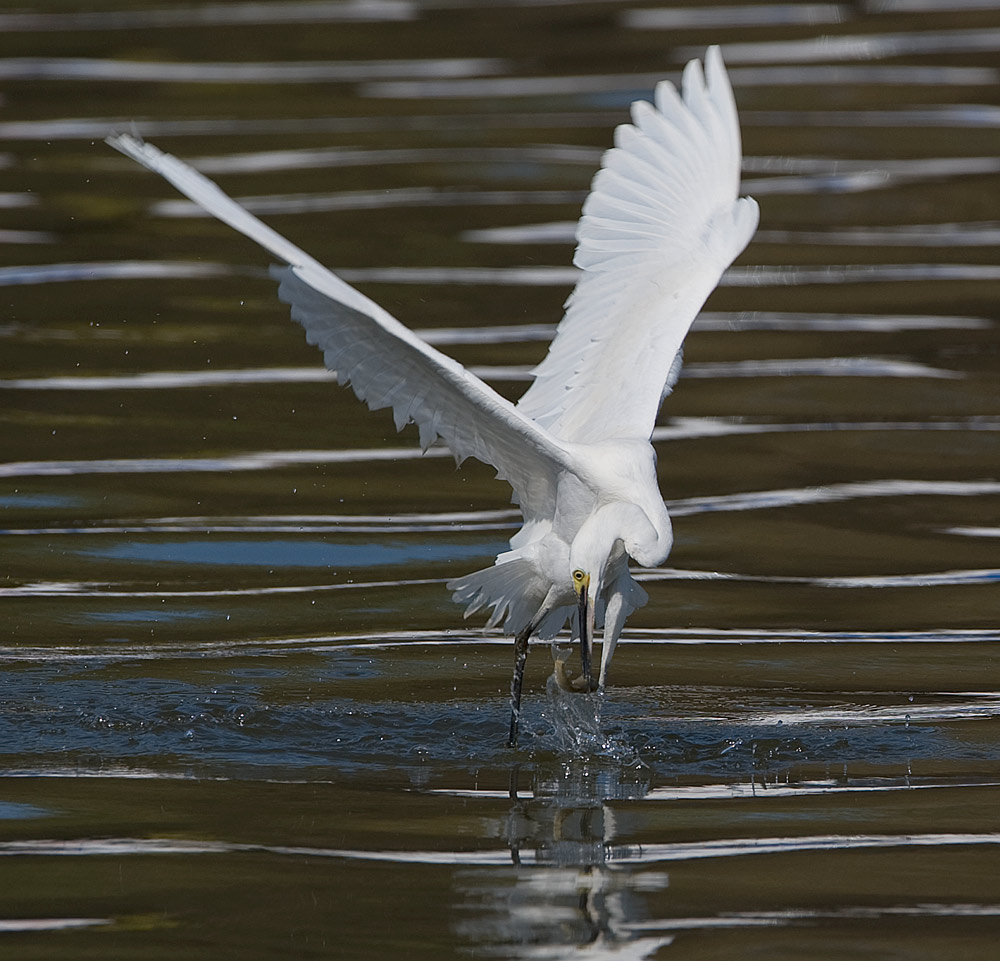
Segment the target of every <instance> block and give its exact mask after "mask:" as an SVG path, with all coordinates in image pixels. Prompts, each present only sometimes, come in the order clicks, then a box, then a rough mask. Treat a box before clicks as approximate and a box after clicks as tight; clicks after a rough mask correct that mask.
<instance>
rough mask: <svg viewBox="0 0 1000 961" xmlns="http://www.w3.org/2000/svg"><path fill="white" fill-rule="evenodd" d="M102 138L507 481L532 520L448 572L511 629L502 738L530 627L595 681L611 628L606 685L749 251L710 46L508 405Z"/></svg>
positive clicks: (623, 133) (674, 100)
mask: <svg viewBox="0 0 1000 961" xmlns="http://www.w3.org/2000/svg"><path fill="white" fill-rule="evenodd" d="M108 142H109V143H110V144H111V145H112V146H113V147H115V148H116V149H118V150H120V151H121V152H122V153H124V154H127V155H128V156H130V157H132V158H134V159H135V160H137V161H139V162H140V163H142V164H144V165H145V166H146V167H148V168H150V169H151V170H154V171H156V172H157V173H159V174H161V175H162V176H163V177H165V178H166V179H167V180H168V181H170V182H171V183H172V184H173V185H174V186H175V187H177V188H178V189H179V190H180V191H181V192H182V193H184V194H185V195H186V196H187V197H189V198H190V199H191V200H193V201H194V202H195V203H197V204H199V205H200V206H201V207H203V208H204V209H205V210H206V211H207V212H208V213H210V214H212V215H214V216H215V217H217V218H219V219H220V220H222V221H223V222H225V223H227V224H229V225H230V226H231V227H233V228H235V229H236V230H238V231H240V232H242V233H243V234H245V235H246V236H248V237H249V238H251V239H252V240H254V241H256V242H257V243H258V244H260V245H261V246H262V247H264V248H265V249H266V250H268V251H269V252H270V253H271V254H273V255H274V256H276V257H278V258H279V259H280V260H282V261H284V263H285V264H286V266H284V267H274V268H272V274H273V276H274V277H275V278H276V279H277V280H278V281H279V283H280V285H279V288H278V295H279V297H280V298H281V299H282V300H284V301H285V302H286V303H288V304H290V305H291V314H292V317H293V319H294V320H296V321H298V323H300V324H301V325H302V326H303V327H304V328H305V331H306V338H307V340H308V341H309V343H311V344H314V345H316V346H317V347H319V348H320V349H321V350H322V351H323V357H324V360H325V363H326V365H327V366H328V367H329V368H330V370H333V371H335V372H336V374H337V378H338V380H339V381H340V382H341V383H342V384H350V385H351V387H352V388H353V389H354V392H355V393H356V394H357V395H358V397H359V398H360V399H361V400H363V401H365V402H366V403H367V404H368V406H369V407H370V408H371V409H372V410H377V409H380V408H383V407H390V408H392V412H393V417H394V419H395V422H396V426H397V428H398V429H402V427H403V426H405V425H406V424H407V423H411V422H415V423H416V424H417V426H418V429H419V434H420V443H421V445H422V446H423V447H424V448H425V449H426V448H427V447H428V446H429V445H430V444H432V443H434V442H435V441H436V440H438V439H440V440H442V441H443V442H444V443H445V444H447V445H448V447H450V448H451V451H452V452H453V453H454V455H455V457H456V459H457V460H458V461H459V462H461V461H462V460H464V459H465V458H467V457H475V458H477V459H478V460H481V461H483V462H485V463H487V464H490V465H492V466H493V467H494V468H496V471H497V475H498V477H500V478H502V479H504V480H506V481H507V482H508V483H509V484H510V486H511V488H512V489H513V501H514V503H516V504H517V505H518V506H519V507H520V510H521V513H522V514H523V517H524V524H523V526H522V527H521V529H520V530H519V531H518V532H517V533H516V534H515V535H514V536H513V537H512V538H511V540H510V550H508V551H505V552H504V553H502V554H500V555H499V556H498V557H497V559H496V562H495V563H494V564H493V566H492V567H489V568H486V569H485V570H481V571H475V572H473V573H471V574H466V575H465V576H463V577H459V578H457V579H456V580H454V581H452V582H450V584H449V587H450V588H451V589H452V591H453V596H454V599H455V600H456V601H458V602H459V603H462V604H465V605H466V606H467V610H466V616H469V615H471V614H473V613H475V612H476V611H477V610H480V609H481V608H489V609H491V614H490V616H489V620H488V625H487V626H489V627H496V626H498V625H502V626H503V628H504V629H505V630H506V631H507V633H509V634H512V635H514V646H515V663H514V678H513V681H512V685H511V723H510V736H509V739H510V743H511V744H513V743H515V741H516V738H517V724H518V714H519V711H520V701H521V683H522V677H523V671H524V662H525V658H526V656H527V650H528V642H529V640H530V638H531V637H538V638H542V639H551V638H554V637H555V636H556V635H557V634H558V633H559V631H560V630H562V628H563V627H564V626H565V625H566V623H567V621H568V622H569V624H570V628H571V631H572V633H573V635H574V636H575V637H576V638H578V639H579V643H580V659H581V668H582V676H581V677H580V678H577V679H576V680H575V681H573V682H572V683H571V684H569V682H567V681H566V680H565V673H564V671H563V665H562V664H561V663H560V664H558V665H557V666H558V668H559V670H557V677H562V678H563V680H564V683H567V684H569V686H572V687H576V688H578V689H581V690H592V689H593V688H594V681H593V677H592V669H591V645H592V642H593V632H594V628H595V625H596V626H601V625H603V639H602V649H601V665H600V671H599V674H598V677H597V682H596V686H597V688H598V689H601V690H603V688H604V686H605V684H606V682H607V677H608V667H609V664H610V662H611V658H612V655H613V653H614V649H615V645H616V643H617V641H618V638H619V635H620V634H621V631H622V627H623V626H624V624H625V621H626V619H627V618H628V616H629V615H630V614H631V613H632V612H633V611H634V610H635V609H636V608H638V607H640V606H642V605H643V604H644V603H645V602H646V600H647V595H646V592H645V591H644V590H643V589H642V588H641V587H640V586H639V584H637V583H636V581H635V580H634V579H633V578H632V575H631V574H630V572H629V561H630V560H632V561H634V562H635V563H637V564H639V565H640V566H642V567H655V566H657V565H659V564H662V563H663V561H664V560H666V557H667V555H668V554H669V553H670V548H671V545H672V543H673V534H672V531H671V526H670V518H669V516H668V514H667V510H666V507H665V506H664V503H663V498H662V496H661V495H660V491H659V487H658V484H657V473H656V455H655V452H654V450H653V448H652V446H651V445H650V442H649V439H650V436H651V434H652V430H653V426H654V423H655V420H656V416H657V413H658V411H659V408H660V404H661V401H662V400H663V398H664V397H665V396H666V395H667V394H668V393H669V392H670V391H671V389H672V388H673V385H674V382H675V381H676V378H677V375H678V373H679V370H680V362H681V344H682V342H683V340H684V337H685V336H686V334H687V332H688V330H689V328H690V326H691V323H692V322H693V320H694V318H695V316H696V315H697V313H698V311H699V310H700V309H701V307H702V305H703V304H704V302H705V300H706V298H707V297H708V295H709V294H710V293H711V292H712V290H713V289H714V288H715V286H716V285H717V283H718V281H719V278H720V277H721V275H722V272H723V271H724V270H725V269H726V268H727V267H728V266H729V264H730V263H731V262H732V261H733V260H734V259H735V258H736V257H737V256H738V255H739V254H740V252H741V251H742V250H743V249H744V248H745V247H746V245H747V244H748V243H749V241H750V238H751V237H752V236H753V233H754V231H755V230H756V227H757V220H758V209H757V204H756V203H755V202H754V201H753V200H752V199H750V198H742V199H741V198H740V197H739V183H740V163H741V148H740V132H739V123H738V120H737V115H736V106H735V102H734V100H733V94H732V89H731V87H730V85H729V79H728V77H727V75H726V71H725V67H724V65H723V62H722V57H721V54H720V53H719V50H718V48H715V47H712V48H710V49H709V50H708V53H707V55H706V58H705V69H704V71H703V70H702V66H701V64H700V63H699V62H698V61H697V60H693V61H691V62H690V63H689V64H688V65H687V67H686V68H685V70H684V75H683V82H682V91H681V93H680V94H679V93H678V92H677V90H676V89H675V88H674V86H673V85H672V84H670V83H669V82H666V81H664V82H662V83H660V84H659V85H658V86H657V88H656V91H655V96H654V103H652V104H650V103H646V102H645V101H638V102H636V103H634V104H633V105H632V123H631V124H624V125H622V126H620V127H618V129H617V130H616V131H615V146H614V147H613V148H612V149H610V150H609V151H608V152H607V153H606V154H605V155H604V158H603V160H602V163H601V169H600V170H599V171H598V173H597V175H596V176H595V178H594V182H593V186H592V189H591V193H590V195H589V197H588V198H587V201H586V203H585V204H584V207H583V215H582V217H581V219H580V223H579V226H578V228H577V248H576V254H575V257H574V263H575V264H576V266H577V267H579V268H580V270H581V272H582V273H581V276H580V279H579V281H578V282H577V285H576V288H575V289H574V291H573V293H572V294H571V295H570V297H569V299H568V300H567V302H566V310H565V315H564V316H563V319H562V321H561V322H560V324H559V327H558V329H557V331H556V335H555V337H554V338H553V341H552V344H551V345H550V347H549V351H548V354H547V356H546V357H545V359H544V360H543V361H542V362H541V364H539V365H538V367H537V368H535V370H534V371H533V375H534V379H533V381H532V383H531V386H530V387H529V388H528V389H527V391H526V392H525V393H524V395H523V396H522V397H521V399H520V400H519V401H518V402H517V403H516V404H512V403H511V402H510V401H508V400H506V399H505V398H503V397H501V396H500V395H499V394H497V393H496V392H495V391H494V390H493V389H492V388H490V387H489V386H487V385H486V384H485V383H483V381H481V380H480V379H479V378H477V377H475V376H474V375H473V374H471V373H470V372H469V371H467V370H466V369H465V368H464V367H462V365H461V364H459V363H457V362H456V361H454V360H452V359H451V358H450V357H447V356H445V355H444V354H441V353H440V352H439V351H437V350H435V349H434V348H432V347H431V346H429V345H428V344H427V343H425V342H424V341H422V340H421V339H420V338H419V337H417V336H416V335H415V334H414V333H413V332H412V331H410V330H409V329H408V328H406V327H404V326H403V325H402V324H401V323H399V321H397V320H396V319H395V318H394V317H392V316H391V315H390V314H388V313H387V312H386V311H385V310H383V309H382V308H381V307H379V306H378V305H377V304H376V303H374V302H373V301H371V300H369V299H368V298H367V297H365V296H364V295H363V294H361V293H360V292H359V291H357V290H355V289H354V288H353V287H351V286H349V285H348V284H346V283H345V282H344V281H343V280H341V279H340V278H339V277H337V276H336V275H334V274H333V273H331V272H330V271H329V270H327V269H326V268H325V267H323V266H322V265H321V264H320V263H319V262H318V261H316V260H315V259H313V258H312V257H310V256H309V255H308V254H307V253H305V252H304V251H302V250H300V249H299V248H298V247H296V246H295V245H294V244H292V243H290V242H289V241H288V240H286V239H285V238H284V237H282V236H281V235H279V234H278V233H276V232H275V231H274V230H272V229H271V228H270V227H268V226H266V225H265V224H263V223H262V222H261V221H260V220H258V219H257V218H256V217H254V216H253V215H252V214H250V213H249V212H248V211H246V210H245V209H243V208H242V207H241V206H240V205H239V204H237V203H236V202H235V201H234V200H232V199H231V198H229V197H228V196H226V194H224V193H223V192H222V191H221V190H220V189H219V188H218V187H217V186H216V185H215V184H214V183H212V182H211V181H210V180H208V179H206V178H205V177H203V176H202V175H201V174H199V173H198V172H197V171H195V170H194V169H193V168H191V167H190V166H188V165H187V164H185V163H183V162H182V161H180V160H178V159H177V158H176V157H172V156H170V155H169V154H164V153H162V152H161V151H160V150H158V149H157V148H156V147H154V146H152V145H151V144H148V143H145V142H143V141H141V140H139V139H138V138H136V137H133V136H129V135H124V134H123V135H117V136H113V137H110V138H109V139H108Z"/></svg>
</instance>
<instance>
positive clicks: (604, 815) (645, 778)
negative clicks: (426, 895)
mask: <svg viewBox="0 0 1000 961" xmlns="http://www.w3.org/2000/svg"><path fill="white" fill-rule="evenodd" d="M649 790H650V781H649V771H648V769H647V768H646V767H645V766H644V765H642V764H641V762H639V761H638V760H637V759H636V758H631V759H629V760H628V761H627V762H622V761H621V760H620V759H617V758H605V757H589V758H581V757H575V758H574V759H573V760H569V761H554V762H552V763H551V764H548V765H546V764H542V765H539V766H537V767H534V768H531V769H524V768H522V766H521V765H517V766H515V767H514V768H513V770H512V771H511V774H510V786H509V793H510V801H511V806H510V809H509V811H508V813H507V816H506V818H505V819H503V820H502V821H501V820H499V819H498V821H497V824H496V826H495V828H496V830H497V832H498V833H500V834H502V835H504V836H505V837H506V840H507V845H508V847H509V849H510V857H511V861H512V863H513V864H514V865H515V867H516V869H517V870H515V871H513V872H512V871H510V870H506V869H503V870H501V869H493V870H488V871H476V872H465V873H463V874H461V875H459V876H458V877H457V878H456V883H457V885H458V886H459V889H460V893H461V894H462V895H463V898H462V899H461V901H462V902H464V904H465V910H464V911H463V912H462V914H463V917H462V919H461V921H460V922H459V923H458V924H457V925H456V928H457V932H458V933H459V934H460V935H461V936H462V937H463V938H464V939H467V940H468V941H469V942H472V943H474V944H475V945H476V947H475V948H474V949H473V953H476V954H482V955H486V956H501V955H502V956H504V957H514V958H532V959H560V958H577V957H584V958H616V959H618V958H635V959H639V958H648V957H650V956H651V955H652V954H653V953H654V952H655V951H656V950H658V949H659V948H661V947H663V946H664V945H667V944H669V943H670V942H671V940H672V937H671V936H659V937H641V936H639V927H640V926H641V922H643V921H644V920H645V919H646V918H647V917H648V912H647V911H646V907H645V899H644V896H643V895H644V893H645V892H650V891H657V890H661V889H662V888H665V887H666V886H667V883H668V878H667V875H666V874H665V873H663V872H660V871H650V870H648V869H641V868H640V867H639V866H638V861H637V855H638V854H639V851H638V850H637V848H636V847H635V846H634V845H625V844H617V843H616V842H615V838H616V836H617V834H618V830H617V824H616V819H615V812H614V810H613V808H612V806H611V805H610V803H609V802H613V801H619V800H636V799H639V798H642V797H644V796H645V795H646V794H647V793H648V792H649Z"/></svg>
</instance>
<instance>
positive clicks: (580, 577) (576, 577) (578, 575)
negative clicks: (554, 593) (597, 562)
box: [573, 570, 585, 584]
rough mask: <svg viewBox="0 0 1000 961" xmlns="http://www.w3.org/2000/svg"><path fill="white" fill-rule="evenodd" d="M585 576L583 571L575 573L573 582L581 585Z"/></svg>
mask: <svg viewBox="0 0 1000 961" xmlns="http://www.w3.org/2000/svg"><path fill="white" fill-rule="evenodd" d="M584 576H585V575H584V573H583V571H581V570H575V571H573V580H574V581H576V582H577V584H579V583H580V582H581V581H582V580H583V578H584Z"/></svg>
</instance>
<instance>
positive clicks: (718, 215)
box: [517, 47, 758, 442]
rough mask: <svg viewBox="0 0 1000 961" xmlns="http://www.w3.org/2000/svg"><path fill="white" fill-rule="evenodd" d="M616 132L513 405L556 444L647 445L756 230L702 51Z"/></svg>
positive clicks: (716, 84) (716, 68)
mask: <svg viewBox="0 0 1000 961" xmlns="http://www.w3.org/2000/svg"><path fill="white" fill-rule="evenodd" d="M653 101H654V103H653V104H649V103H645V102H643V101H639V102H637V103H635V104H633V105H632V123H631V124H625V125H623V126H621V127H619V128H618V129H617V130H616V131H615V140H614V142H615V146H614V147H613V148H612V149H611V150H609V151H608V152H607V153H606V154H605V155H604V158H603V160H602V166H601V170H599V171H598V173H597V175H596V176H595V178H594V182H593V186H592V188H591V193H590V196H589V197H588V198H587V201H586V203H585V204H584V207H583V216H582V217H581V219H580V224H579V227H578V229H577V250H576V255H575V256H574V260H573V262H574V263H575V264H576V265H577V266H578V267H580V268H581V270H582V271H583V276H582V277H581V278H580V280H579V282H578V283H577V286H576V289H575V290H574V291H573V293H572V294H571V296H570V298H569V300H568V301H567V302H566V313H565V315H564V317H563V319H562V322H561V323H560V325H559V328H558V330H557V332H556V336H555V338H554V339H553V341H552V345H551V346H550V348H549V352H548V355H547V356H546V357H545V359H544V360H543V361H542V362H541V364H539V365H538V367H536V368H535V371H534V381H533V383H532V384H531V386H530V387H529V388H528V390H527V391H526V392H525V394H524V396H523V397H522V398H521V400H520V401H519V402H518V405H517V406H518V409H519V410H521V411H523V412H524V413H525V414H527V415H529V416H530V417H532V418H534V419H535V420H536V421H537V422H538V423H539V424H540V425H542V426H543V427H545V428H547V429H548V430H549V431H550V432H551V433H553V434H554V435H555V436H556V437H558V438H560V439H561V440H564V441H567V442H587V441H590V442H594V441H601V440H607V439H611V438H642V439H648V438H649V436H650V434H651V432H652V429H653V426H654V423H655V420H656V415H657V412H658V410H659V406H660V402H661V400H662V397H663V396H664V395H665V394H666V393H669V389H670V387H671V386H672V382H673V380H674V379H676V376H677V371H678V369H679V360H678V358H679V356H680V348H681V344H682V343H683V341H684V337H685V336H686V335H687V332H688V330H689V329H690V327H691V323H692V321H693V320H694V318H695V316H696V315H697V313H698V311H699V310H701V307H702V305H703V304H704V302H705V300H706V299H707V297H708V295H709V294H710V293H711V292H712V290H713V289H714V288H715V286H716V285H717V284H718V282H719V278H720V277H721V276H722V272H723V271H724V270H725V269H726V267H728V266H729V264H730V263H732V261H733V260H734V259H735V258H736V257H737V256H738V255H739V254H740V252H741V251H742V250H743V249H744V247H746V245H747V244H748V243H749V241H750V238H751V237H752V236H753V233H754V231H755V230H756V228H757V220H758V210H757V204H756V203H755V202H754V201H753V200H751V199H750V198H743V199H739V197H738V194H739V181H740V163H741V146H740V130H739V122H738V118H737V114H736V103H735V100H734V98H733V92H732V88H731V87H730V85H729V79H728V77H727V76H726V70H725V66H724V65H723V62H722V56H721V54H720V52H719V50H718V48H717V47H711V48H709V50H708V53H707V55H706V57H705V70H704V72H703V71H702V67H701V64H700V63H699V62H698V61H697V60H692V61H691V62H690V63H689V64H688V65H687V66H686V67H685V69H684V73H683V77H682V92H681V93H678V92H677V90H676V89H675V88H674V86H673V84H671V83H669V82H666V81H664V82H663V83H660V84H658V85H657V87H656V90H655V93H654V97H653Z"/></svg>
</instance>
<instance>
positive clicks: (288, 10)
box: [0, 0, 418, 33]
mask: <svg viewBox="0 0 1000 961" xmlns="http://www.w3.org/2000/svg"><path fill="white" fill-rule="evenodd" d="M417 15H418V8H417V6H416V5H415V4H414V3H413V2H412V0H337V2H335V3H324V2H317V0H305V2H296V0H292V2H289V0H281V2H278V3H261V2H257V0H251V2H247V3H242V2H237V3H227V4H221V3H206V4H201V5H198V6H192V7H188V6H183V7H177V8H173V7H160V8H158V9H152V10H79V11H67V12H60V13H48V12H45V13H42V12H31V13H3V14H0V31H5V32H9V33H15V32H16V33H29V32H36V31H38V32H50V31H59V30H65V31H77V30H145V29H150V28H157V27H207V26H212V25H220V24H227V25H230V26H238V25H240V24H249V25H259V24H266V23H275V24H287V23H331V22H332V23H343V22H353V23H365V22H379V21H407V20H415V19H416V18H417Z"/></svg>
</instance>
